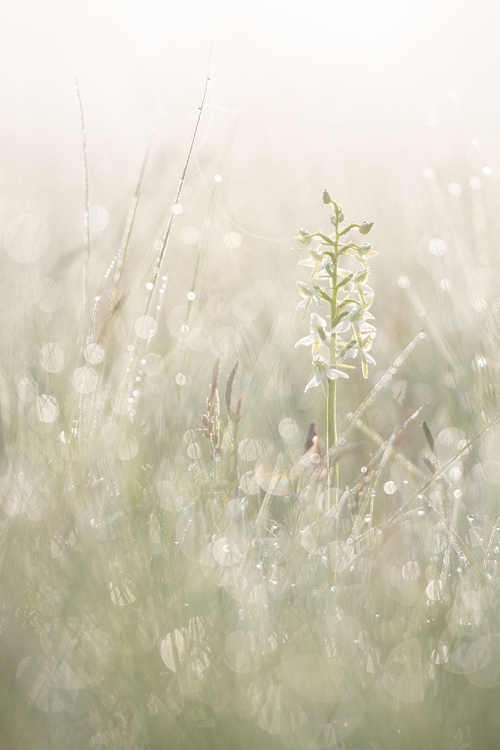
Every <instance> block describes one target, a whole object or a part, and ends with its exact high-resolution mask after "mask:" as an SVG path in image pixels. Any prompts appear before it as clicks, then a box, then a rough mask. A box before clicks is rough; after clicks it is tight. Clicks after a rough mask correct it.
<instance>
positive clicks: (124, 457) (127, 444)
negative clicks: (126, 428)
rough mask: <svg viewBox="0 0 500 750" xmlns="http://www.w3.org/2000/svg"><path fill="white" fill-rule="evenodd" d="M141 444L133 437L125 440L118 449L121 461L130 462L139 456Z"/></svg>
mask: <svg viewBox="0 0 500 750" xmlns="http://www.w3.org/2000/svg"><path fill="white" fill-rule="evenodd" d="M138 450H139V443H138V442H137V440H136V438H135V437H134V436H133V435H130V436H129V437H127V438H125V440H124V441H123V442H122V444H121V445H120V447H119V449H118V458H119V459H120V461H130V459H132V458H134V456H136V455H137V452H138Z"/></svg>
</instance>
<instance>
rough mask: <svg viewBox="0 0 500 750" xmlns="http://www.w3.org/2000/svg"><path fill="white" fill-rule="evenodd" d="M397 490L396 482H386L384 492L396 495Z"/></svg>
mask: <svg viewBox="0 0 500 750" xmlns="http://www.w3.org/2000/svg"><path fill="white" fill-rule="evenodd" d="M397 491H398V486H397V484H396V482H392V481H389V482H386V483H385V484H384V492H385V494H386V495H394V493H395V492H397Z"/></svg>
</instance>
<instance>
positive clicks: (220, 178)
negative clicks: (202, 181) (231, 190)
mask: <svg viewBox="0 0 500 750" xmlns="http://www.w3.org/2000/svg"><path fill="white" fill-rule="evenodd" d="M221 181H222V175H221V174H218V173H217V174H214V182H221Z"/></svg>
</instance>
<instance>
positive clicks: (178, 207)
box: [172, 203, 184, 216]
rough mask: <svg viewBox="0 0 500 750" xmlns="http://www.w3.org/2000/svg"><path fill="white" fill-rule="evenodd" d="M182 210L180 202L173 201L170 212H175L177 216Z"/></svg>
mask: <svg viewBox="0 0 500 750" xmlns="http://www.w3.org/2000/svg"><path fill="white" fill-rule="evenodd" d="M183 210H184V209H183V207H182V204H180V203H174V205H173V206H172V213H173V214H176V215H177V216H178V215H179V214H181V213H182V212H183Z"/></svg>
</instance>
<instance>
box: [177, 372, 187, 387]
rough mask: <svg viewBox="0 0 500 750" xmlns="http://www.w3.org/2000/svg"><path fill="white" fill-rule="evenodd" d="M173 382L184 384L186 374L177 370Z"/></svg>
mask: <svg viewBox="0 0 500 750" xmlns="http://www.w3.org/2000/svg"><path fill="white" fill-rule="evenodd" d="M175 382H176V383H177V385H186V376H185V375H184V373H182V372H178V373H177V375H176V376H175Z"/></svg>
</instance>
